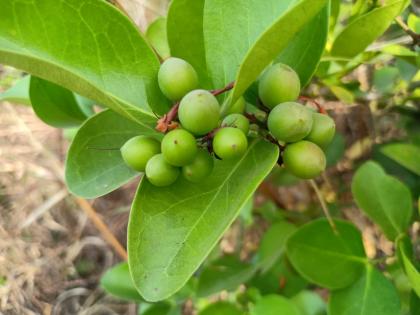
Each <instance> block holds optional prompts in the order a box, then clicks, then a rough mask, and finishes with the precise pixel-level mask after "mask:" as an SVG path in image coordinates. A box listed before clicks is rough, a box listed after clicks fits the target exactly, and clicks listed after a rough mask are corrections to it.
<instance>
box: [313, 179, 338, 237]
mask: <svg viewBox="0 0 420 315" xmlns="http://www.w3.org/2000/svg"><path fill="white" fill-rule="evenodd" d="M309 183H310V184H311V186H312V188H313V189H314V191H315V194H316V196H317V197H318V200H319V203H320V204H321V208H322V211H324V214H325V216H326V217H327V220H328V223H329V224H330V226H331V228H332V230H333V232H334V233H335V234H339V233H338V230H337V226H336V225H335V223H334V220H333V219H332V216H331V213H330V211H329V210H328V207H327V204H326V203H325V200H324V197H323V196H322V194H321V191H320V189H319V187H318V184H317V183H316V182H315V181H314V180H313V179H310V180H309Z"/></svg>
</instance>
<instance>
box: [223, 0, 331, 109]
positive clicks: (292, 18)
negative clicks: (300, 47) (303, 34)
mask: <svg viewBox="0 0 420 315" xmlns="http://www.w3.org/2000/svg"><path fill="white" fill-rule="evenodd" d="M327 4H328V0H301V1H299V3H298V4H297V5H295V6H293V7H292V8H290V9H288V10H287V11H286V12H285V13H284V14H283V15H282V16H281V17H280V18H278V19H277V20H276V21H275V22H274V23H273V24H272V25H271V26H270V27H269V28H268V29H267V30H266V31H265V32H264V33H262V34H261V36H260V37H259V38H258V39H257V40H256V42H255V44H254V45H253V46H252V47H251V49H250V50H249V51H248V53H247V55H246V56H245V58H244V60H243V61H242V63H241V66H240V68H239V71H238V74H237V76H236V80H235V81H236V84H235V88H234V90H233V92H232V97H231V103H233V102H235V101H236V100H237V99H238V98H239V97H240V96H241V95H242V94H243V93H244V92H245V91H246V89H248V88H249V87H250V86H251V84H252V83H253V82H254V81H255V80H256V79H257V78H258V76H259V75H260V73H261V72H262V71H263V70H264V68H265V67H267V66H268V65H269V64H270V63H271V62H272V61H273V60H274V59H275V58H276V56H277V55H279V53H280V52H282V51H283V49H285V48H286V47H287V45H288V44H289V43H290V41H292V40H293V38H294V36H295V35H296V34H297V33H298V32H299V31H301V30H302V29H303V28H304V26H305V25H307V23H308V22H310V21H311V20H312V19H313V18H314V17H315V16H316V15H317V14H318V13H319V12H320V11H321V10H322V8H324V7H325V6H326V5H327ZM286 30H287V31H286ZM295 53H296V54H298V53H301V52H295ZM317 62H318V61H317Z"/></svg>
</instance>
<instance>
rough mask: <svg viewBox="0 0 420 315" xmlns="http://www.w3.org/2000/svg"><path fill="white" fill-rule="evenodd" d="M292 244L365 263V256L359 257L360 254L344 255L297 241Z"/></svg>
mask: <svg viewBox="0 0 420 315" xmlns="http://www.w3.org/2000/svg"><path fill="white" fill-rule="evenodd" d="M293 246H294V247H295V248H296V247H301V248H305V249H309V250H312V251H314V252H316V253H321V254H327V255H330V256H335V257H338V258H344V259H346V260H349V261H354V262H358V263H362V264H366V263H367V260H366V259H365V258H363V257H360V256H355V255H352V254H349V255H346V254H343V253H339V252H335V251H331V250H325V249H320V248H318V247H314V246H311V245H308V244H304V243H299V242H296V243H294V244H293Z"/></svg>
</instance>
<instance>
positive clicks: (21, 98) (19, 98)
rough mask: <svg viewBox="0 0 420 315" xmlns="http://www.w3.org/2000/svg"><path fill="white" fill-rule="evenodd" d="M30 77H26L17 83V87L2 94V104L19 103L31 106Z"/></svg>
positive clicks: (0, 96)
mask: <svg viewBox="0 0 420 315" xmlns="http://www.w3.org/2000/svg"><path fill="white" fill-rule="evenodd" d="M30 79H31V76H30V75H25V76H24V77H23V78H21V79H19V80H18V81H16V83H15V85H13V86H12V87H10V88H9V89H8V90H6V91H4V92H2V93H0V102H3V101H7V102H12V103H19V104H23V105H29V106H30V105H31V100H30V98H29V80H30Z"/></svg>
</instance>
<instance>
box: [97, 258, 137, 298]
mask: <svg viewBox="0 0 420 315" xmlns="http://www.w3.org/2000/svg"><path fill="white" fill-rule="evenodd" d="M101 286H102V288H103V289H104V290H105V291H106V292H108V293H109V294H112V295H114V296H116V297H118V298H121V299H124V300H131V301H142V300H143V299H142V298H141V296H140V294H139V293H138V292H137V290H136V287H135V286H134V284H133V280H132V279H131V276H130V271H129V269H128V264H127V263H126V262H123V263H120V264H118V265H115V266H114V267H112V268H110V269H108V270H107V271H106V272H105V274H104V275H103V276H102V277H101Z"/></svg>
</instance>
